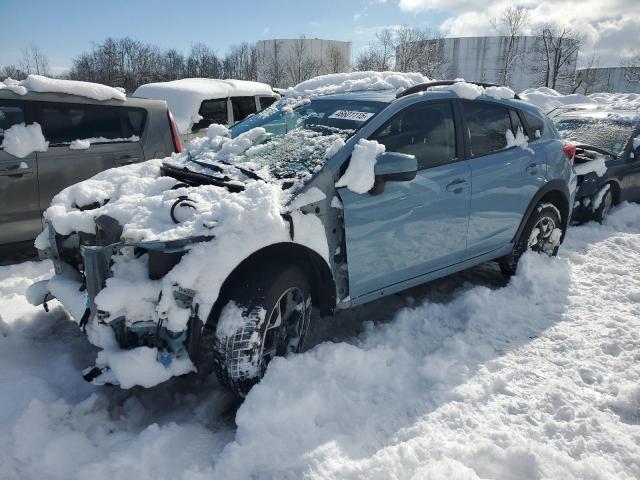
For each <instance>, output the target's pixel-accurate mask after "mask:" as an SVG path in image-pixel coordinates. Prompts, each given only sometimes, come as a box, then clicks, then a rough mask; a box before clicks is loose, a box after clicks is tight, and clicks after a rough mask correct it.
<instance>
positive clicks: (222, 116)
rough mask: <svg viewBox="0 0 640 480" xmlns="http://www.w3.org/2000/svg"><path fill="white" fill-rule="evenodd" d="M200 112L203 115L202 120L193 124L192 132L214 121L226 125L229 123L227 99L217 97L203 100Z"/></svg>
mask: <svg viewBox="0 0 640 480" xmlns="http://www.w3.org/2000/svg"><path fill="white" fill-rule="evenodd" d="M198 114H199V115H200V116H201V117H202V120H200V121H199V122H198V123H196V124H194V125H193V127H192V128H191V131H192V132H197V131H198V130H201V129H203V128H207V127H208V126H209V125H211V124H212V123H219V124H221V125H226V124H227V123H229V120H228V118H227V99H226V98H216V99H213V100H205V101H203V102H202V104H201V105H200V110H199V111H198Z"/></svg>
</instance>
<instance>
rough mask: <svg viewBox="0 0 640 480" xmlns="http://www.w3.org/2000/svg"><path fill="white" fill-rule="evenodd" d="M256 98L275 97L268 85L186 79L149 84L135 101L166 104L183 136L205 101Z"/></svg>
mask: <svg viewBox="0 0 640 480" xmlns="http://www.w3.org/2000/svg"><path fill="white" fill-rule="evenodd" d="M255 95H264V96H274V92H273V90H272V89H271V87H270V86H269V85H267V84H266V83H260V82H249V81H246V80H218V79H213V78H183V79H181V80H173V81H170V82H157V83H148V84H146V85H142V86H140V87H138V89H137V90H136V91H135V92H134V94H133V96H134V97H140V98H152V99H155V100H165V101H166V102H167V104H168V105H169V110H170V111H171V113H172V114H173V117H174V118H175V121H176V124H177V126H178V130H179V131H180V133H182V134H186V133H189V132H191V127H193V125H194V124H195V123H197V122H199V121H200V120H202V117H201V116H200V115H199V114H198V112H199V111H200V105H201V104H202V101H203V100H213V99H217V98H228V97H247V96H255Z"/></svg>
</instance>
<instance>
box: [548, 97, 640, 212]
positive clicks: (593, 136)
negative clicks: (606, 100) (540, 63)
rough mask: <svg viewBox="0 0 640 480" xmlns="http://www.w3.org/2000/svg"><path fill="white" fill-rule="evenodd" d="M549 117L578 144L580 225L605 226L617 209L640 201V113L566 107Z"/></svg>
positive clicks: (599, 108)
mask: <svg viewBox="0 0 640 480" xmlns="http://www.w3.org/2000/svg"><path fill="white" fill-rule="evenodd" d="M549 116H550V117H551V118H552V120H553V122H554V123H555V126H556V128H557V129H558V130H559V132H560V134H561V135H562V137H563V138H565V139H566V140H569V141H571V142H573V143H575V170H576V173H578V192H577V193H576V205H575V208H574V215H573V220H574V221H575V222H584V221H589V220H596V221H598V222H602V221H603V220H604V219H605V218H606V216H607V214H608V213H609V210H610V209H611V207H612V206H613V205H616V204H618V203H620V202H622V201H630V202H638V201H640V113H638V112H637V111H635V110H620V109H615V108H606V106H602V105H597V106H595V105H590V104H587V105H575V106H563V107H561V108H559V109H557V110H554V111H552V112H551V113H550V114H549Z"/></svg>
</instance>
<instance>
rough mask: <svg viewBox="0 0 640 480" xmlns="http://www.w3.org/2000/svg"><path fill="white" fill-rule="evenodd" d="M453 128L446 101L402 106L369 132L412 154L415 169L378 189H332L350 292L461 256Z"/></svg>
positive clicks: (462, 209)
mask: <svg viewBox="0 0 640 480" xmlns="http://www.w3.org/2000/svg"><path fill="white" fill-rule="evenodd" d="M456 133H457V132H456V126H455V115H454V110H453V106H452V104H451V102H449V101H443V102H442V101H441V102H421V103H418V104H413V105H411V106H409V107H407V108H405V109H404V110H402V111H401V112H399V113H397V114H396V115H395V116H394V117H392V118H391V119H390V120H389V121H388V122H386V123H385V124H384V125H383V126H382V127H380V128H379V129H378V130H377V131H376V132H375V133H374V134H373V135H372V136H371V137H370V138H371V139H373V140H377V141H378V142H379V143H381V144H383V145H385V148H386V151H388V152H400V153H407V154H412V155H415V156H416V159H417V161H418V169H419V170H418V172H417V175H416V177H415V179H414V180H411V181H407V182H387V183H385V184H384V189H383V190H382V191H381V192H378V190H380V189H376V190H375V191H371V192H368V193H364V194H357V193H354V192H352V191H351V190H349V189H348V188H341V189H339V195H340V197H341V199H342V202H343V207H344V222H345V236H346V249H347V264H348V270H349V288H350V296H351V298H352V299H353V298H356V297H359V296H361V295H365V294H367V293H371V292H374V291H376V290H380V289H382V288H385V287H387V286H391V285H393V284H396V283H399V282H403V281H405V280H409V279H412V278H415V277H419V276H420V275H424V274H426V273H428V272H431V271H434V270H438V269H441V268H443V267H446V266H448V265H451V264H453V263H457V262H458V261H460V260H461V257H462V256H463V255H464V251H465V248H466V236H467V225H468V220H469V199H470V187H471V185H470V169H469V166H468V165H467V162H466V161H464V160H458V154H457V147H458V144H459V140H460V139H459V138H457V134H456Z"/></svg>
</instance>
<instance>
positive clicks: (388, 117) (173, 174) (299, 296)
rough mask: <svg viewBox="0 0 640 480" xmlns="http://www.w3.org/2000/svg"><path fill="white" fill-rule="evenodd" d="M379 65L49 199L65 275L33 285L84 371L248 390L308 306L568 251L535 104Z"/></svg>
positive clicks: (567, 210) (291, 348)
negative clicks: (63, 318) (356, 78)
mask: <svg viewBox="0 0 640 480" xmlns="http://www.w3.org/2000/svg"><path fill="white" fill-rule="evenodd" d="M369 73H370V72H369ZM358 74H359V75H362V72H359V73H358ZM354 75H355V74H354ZM371 75H374V76H376V75H377V76H376V77H375V78H373V80H371V81H370V82H369V83H367V82H363V81H360V82H346V85H347V86H346V87H344V85H345V83H344V82H343V84H342V87H340V86H338V87H335V86H333V87H332V88H327V84H328V83H329V84H330V83H331V80H332V78H335V77H339V75H337V76H326V77H321V79H320V80H318V79H314V80H311V81H309V82H311V86H313V85H318V84H320V85H321V87H322V88H318V89H317V90H316V91H315V93H314V91H313V90H310V91H309V90H307V91H304V89H300V88H298V87H300V86H298V87H296V89H295V90H294V92H293V94H289V95H287V96H285V98H283V99H282V100H280V101H279V102H278V103H277V104H274V105H273V106H271V107H269V108H268V109H266V110H264V111H263V112H260V113H259V114H256V115H254V116H253V117H250V118H248V119H247V120H245V121H243V122H241V123H240V124H237V125H236V126H235V127H233V128H232V129H231V130H230V131H229V130H227V129H226V128H224V127H222V126H220V125H212V126H211V127H209V131H208V136H207V137H203V138H198V139H196V140H195V141H194V142H192V143H191V144H190V145H189V146H188V147H187V150H186V151H185V152H182V153H179V154H173V155H172V156H171V157H168V158H164V159H157V160H151V161H148V162H145V163H142V164H137V165H130V166H126V167H121V168H116V169H112V170H109V171H106V172H103V173H100V174H98V175H96V176H95V177H93V178H91V179H89V180H87V181H84V182H81V183H78V184H76V185H73V186H71V187H69V188H67V189H65V190H63V191H62V192H61V193H59V194H58V195H57V196H56V197H55V199H54V201H53V203H52V205H51V207H50V208H49V209H48V210H47V211H46V213H45V221H46V224H47V228H46V229H45V231H44V232H43V233H42V234H41V235H40V236H39V237H38V239H37V240H36V246H37V247H38V248H39V249H40V250H41V252H42V254H43V256H47V257H49V258H52V259H53V262H54V265H55V276H54V277H53V278H51V279H50V280H46V281H43V282H40V283H37V284H34V285H32V286H31V287H30V289H29V292H28V296H29V299H30V301H31V302H32V303H34V304H41V303H45V302H47V301H49V300H50V299H52V298H54V297H55V298H57V299H58V300H59V301H60V302H62V304H63V305H64V306H65V308H66V309H67V310H68V311H69V312H70V314H71V316H72V317H73V318H74V319H75V320H76V321H77V322H78V323H79V325H80V327H81V328H82V329H83V330H84V331H85V332H86V333H87V335H88V338H89V340H90V341H91V342H92V343H93V344H94V345H96V346H98V347H99V348H100V349H101V350H100V351H99V353H98V356H97V360H96V365H95V366H92V367H88V368H87V369H86V371H85V372H84V374H85V378H86V379H87V380H90V381H92V382H94V383H98V384H104V383H110V384H119V385H120V386H121V387H123V388H128V387H131V386H134V385H142V386H145V387H150V386H153V385H156V384H158V383H160V382H163V381H165V380H167V379H168V378H170V377H172V376H176V375H183V374H187V373H189V372H198V374H201V375H202V374H207V373H209V372H211V371H212V370H213V371H215V373H216V374H217V376H218V378H219V379H220V381H221V382H222V383H223V384H224V385H226V386H227V387H229V388H230V389H231V390H232V391H233V392H234V393H235V394H237V395H240V396H244V395H246V393H247V392H248V391H249V389H250V388H251V387H252V386H253V385H254V384H255V383H256V382H257V381H258V380H259V379H260V378H261V376H262V375H263V374H264V372H265V369H266V367H267V365H268V364H269V362H270V361H271V360H272V359H273V358H274V357H276V356H284V355H287V354H288V353H291V352H297V351H299V350H300V348H301V347H302V344H303V342H304V339H305V334H306V332H307V330H308V328H309V322H310V318H311V310H312V308H314V307H315V308H318V309H319V311H320V313H321V314H330V313H331V312H333V311H334V310H335V309H345V308H350V307H353V306H356V305H360V304H363V303H366V302H369V301H371V300H374V299H378V298H381V297H383V296H385V295H389V294H392V293H394V292H398V291H400V290H403V289H406V288H409V287H412V286H414V285H417V284H421V283H424V282H427V281H429V280H432V279H434V278H438V277H442V276H444V275H448V274H450V273H452V272H456V271H459V270H463V269H466V268H469V267H471V266H474V265H477V264H479V263H482V262H486V261H489V260H497V261H498V262H499V264H500V266H501V268H502V270H503V271H504V272H505V273H507V274H512V273H514V272H515V269H516V266H517V263H518V259H519V258H520V256H521V255H522V253H523V252H524V251H526V250H528V249H531V250H534V251H538V252H542V253H545V254H548V255H555V254H556V252H557V250H558V247H559V245H560V243H561V242H562V240H563V236H564V232H565V230H566V227H567V223H568V219H569V218H570V214H571V205H572V204H573V196H574V191H575V182H576V180H575V174H574V172H573V168H572V165H571V159H570V158H569V157H568V156H567V155H566V154H565V153H564V151H563V143H562V142H561V141H560V140H559V138H558V133H557V131H556V129H555V128H554V126H553V125H552V123H551V122H550V121H549V120H548V119H547V118H546V117H545V116H544V114H542V113H541V111H540V110H539V109H538V108H537V107H535V106H533V105H530V104H527V103H525V102H522V101H519V100H518V99H517V98H514V95H513V92H512V91H511V90H509V89H507V88H505V87H495V86H487V85H484V86H481V85H477V84H469V83H465V82H459V81H457V82H431V83H421V84H416V82H415V80H414V79H413V78H412V77H411V75H405V76H404V77H403V76H402V74H395V73H391V72H389V73H378V74H371ZM314 82H315V83H314ZM403 82H404V83H403ZM363 83H364V87H362V84H363ZM301 85H302V86H304V85H305V84H304V83H303V84H301ZM354 85H356V86H354ZM381 86H382V88H384V89H382V90H380V88H381ZM398 86H404V87H406V88H404V89H398V88H397V87H398ZM334 87H335V88H334ZM341 88H342V90H341ZM354 88H364V91H357V92H355V91H350V90H353V89H354ZM390 88H392V89H390ZM375 89H378V90H375ZM301 90H302V91H303V94H301V95H297V93H299V92H300V91H301ZM327 92H329V94H325V93H327ZM332 92H333V93H332ZM319 93H320V94H319ZM533 125H535V129H534V128H533V127H532V126H533ZM320 321H321V320H320Z"/></svg>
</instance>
